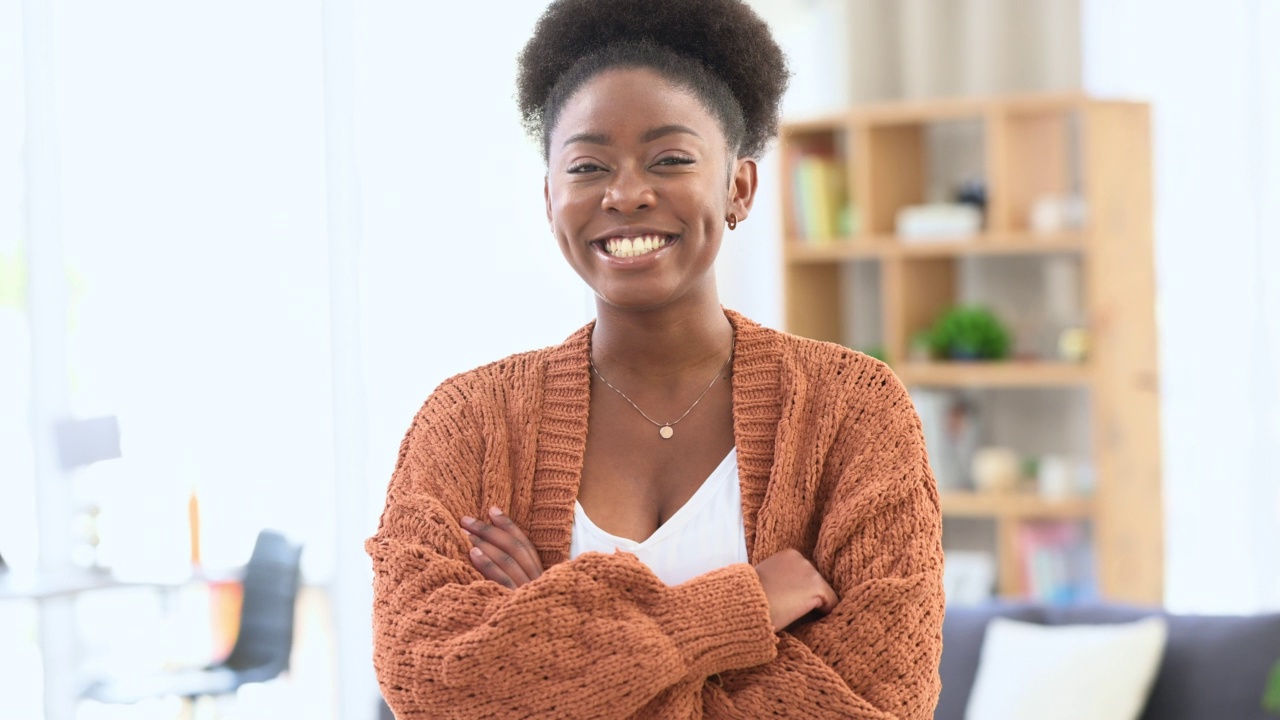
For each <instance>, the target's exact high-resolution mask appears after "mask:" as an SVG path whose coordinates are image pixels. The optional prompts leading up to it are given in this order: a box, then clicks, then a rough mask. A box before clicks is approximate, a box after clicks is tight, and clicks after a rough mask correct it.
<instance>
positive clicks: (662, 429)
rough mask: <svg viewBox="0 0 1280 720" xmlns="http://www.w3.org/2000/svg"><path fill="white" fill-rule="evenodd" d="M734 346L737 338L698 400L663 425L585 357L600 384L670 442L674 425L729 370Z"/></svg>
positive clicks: (673, 433)
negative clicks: (651, 424)
mask: <svg viewBox="0 0 1280 720" xmlns="http://www.w3.org/2000/svg"><path fill="white" fill-rule="evenodd" d="M736 344H737V338H734V339H733V340H731V341H730V342H729V358H728V359H727V360H725V361H724V365H723V366H722V367H721V368H720V372H718V373H716V376H715V377H713V378H711V383H710V384H709V385H707V389H706V390H703V391H702V394H701V395H699V396H698V399H697V400H694V401H693V404H692V405H690V406H689V409H688V410H685V411H684V415H681V416H680V417H678V418H676V419H675V420H672V421H671V422H669V423H665V424H664V423H660V422H658V421H657V420H654V419H653V418H651V417H649V416H648V415H646V414H645V412H644V411H643V410H641V409H640V406H639V405H637V404H636V403H635V401H634V400H632V399H631V398H629V397H627V394H626V393H624V392H622V391H621V390H619V389H618V388H616V387H614V386H613V383H611V382H609V381H608V380H605V379H604V375H601V374H600V370H599V368H597V367H596V364H595V361H593V360H592V359H591V356H590V355H588V356H587V362H588V363H589V364H590V365H591V369H592V370H593V371H594V372H595V374H596V375H597V376H598V377H599V378H600V381H601V382H603V383H604V384H605V385H608V386H609V389H610V390H612V391H614V392H616V393H618V394H619V395H621V396H622V399H623V400H626V401H627V402H629V403H631V407H633V408H635V409H636V412H638V413H640V415H641V416H642V417H644V419H645V420H648V421H649V422H651V423H653V424H654V425H656V426H657V427H658V434H659V435H661V436H662V439H663V440H670V439H671V436H673V435H675V434H676V430H675V427H674V425H675V424H676V423H678V422H680V421H681V420H683V419H685V417H686V416H688V415H689V413H691V412H693V409H694V408H696V407H698V403H700V402H702V398H704V397H706V396H707V393H709V392H711V387H712V386H713V385H715V384H716V381H717V380H719V379H720V376H721V375H723V374H724V371H725V370H728V369H729V363H731V362H733V348H734V345H736Z"/></svg>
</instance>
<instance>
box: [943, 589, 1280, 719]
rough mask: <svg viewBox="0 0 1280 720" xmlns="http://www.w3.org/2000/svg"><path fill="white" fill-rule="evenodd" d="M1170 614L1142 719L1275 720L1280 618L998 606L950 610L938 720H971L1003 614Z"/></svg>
mask: <svg viewBox="0 0 1280 720" xmlns="http://www.w3.org/2000/svg"><path fill="white" fill-rule="evenodd" d="M1151 615H1163V616H1164V617H1165V618H1166V619H1167V620H1168V623H1169V641H1168V645H1167V646H1166V648H1165V654H1164V659H1163V660H1162V662H1161V664H1160V670H1159V672H1158V674H1157V675H1156V682H1155V686H1154V687H1153V688H1152V690H1151V697H1150V699H1149V700H1148V702H1147V708H1146V710H1145V712H1144V713H1143V715H1142V720H1255V719H1257V720H1274V719H1273V718H1272V717H1271V716H1269V715H1266V714H1264V713H1263V712H1262V709H1261V702H1262V693H1263V688H1264V686H1265V685H1266V680H1267V675H1268V673H1269V672H1270V670H1271V667H1272V666H1273V665H1274V664H1275V662H1276V660H1277V659H1280V614H1278V615H1258V616H1251V617H1232V616H1221V617H1216V616H1191V615H1169V614H1167V613H1163V612H1161V611H1159V610H1152V609H1145V608H1139V607H1130V606H1125V605H1107V604H1102V605H1089V606H1076V607H1052V606H1043V605H1033V604H995V605H990V606H983V607H981V608H948V609H947V615H946V619H945V620H944V621H943V625H942V665H941V674H942V696H941V698H940V699H939V701H938V709H937V711H936V712H935V713H934V720H963V718H964V708H965V704H966V703H968V701H969V691H970V690H971V689H972V687H973V682H974V679H975V678H976V677H977V672H978V658H979V656H980V653H981V651H982V639H983V636H984V634H985V632H986V628H987V623H988V622H990V620H991V618H993V617H996V616H1001V617H1007V618H1010V619H1013V620H1021V621H1024V622H1034V623H1040V624H1042V625H1098V624H1108V623H1119V622H1132V621H1134V620H1139V619H1141V618H1144V617H1149V616H1151Z"/></svg>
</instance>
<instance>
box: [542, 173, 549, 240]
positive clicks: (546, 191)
mask: <svg viewBox="0 0 1280 720" xmlns="http://www.w3.org/2000/svg"><path fill="white" fill-rule="evenodd" d="M542 199H543V200H545V201H546V203H547V227H551V182H550V180H549V179H548V178H547V176H546V175H543V176H542Z"/></svg>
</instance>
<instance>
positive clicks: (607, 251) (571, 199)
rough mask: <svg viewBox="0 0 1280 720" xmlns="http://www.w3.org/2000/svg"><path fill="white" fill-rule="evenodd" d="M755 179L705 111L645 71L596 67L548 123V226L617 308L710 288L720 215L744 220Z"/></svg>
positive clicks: (664, 301) (660, 302) (662, 302)
mask: <svg viewBox="0 0 1280 720" xmlns="http://www.w3.org/2000/svg"><path fill="white" fill-rule="evenodd" d="M755 188H756V166H755V162H754V161H752V160H750V159H739V158H731V157H730V156H729V150H728V147H727V142H726V140H725V137H724V133H723V131H722V130H721V128H720V123H719V122H718V121H717V120H716V119H715V117H714V116H713V115H711V113H710V112H708V111H707V109H706V108H705V107H703V105H702V103H701V102H700V101H699V100H698V99H697V98H696V97H695V96H694V95H693V94H692V93H691V92H690V91H688V90H685V89H683V88H680V87H678V86H675V85H672V84H671V83H670V82H668V81H667V80H666V79H665V78H664V77H663V76H661V75H659V74H658V73H656V72H654V71H652V70H647V69H616V70H606V71H604V72H602V73H600V74H599V75H597V76H595V77H594V78H592V79H591V80H589V81H587V82H586V83H585V84H584V85H583V86H582V88H581V89H580V90H578V92H577V94H575V95H574V96H573V97H572V98H570V99H569V101H568V102H567V103H566V104H565V106H564V108H563V110H562V111H561V113H560V118H559V121H558V123H557V124H556V126H555V128H554V129H553V130H552V132H551V137H550V147H549V148H548V163H547V179H546V187H545V194H546V201H547V220H548V221H549V222H550V223H551V231H552V233H553V234H554V235H555V237H556V240H557V242H559V244H560V250H561V251H562V252H563V253H564V256H565V258H566V259H568V261H569V264H570V265H572V266H573V269H574V270H576V271H577V273H578V274H579V275H580V276H582V279H583V280H585V281H586V282H587V284H588V285H589V286H590V287H591V289H592V290H594V291H595V293H596V295H597V296H598V297H599V298H600V299H601V300H603V301H604V302H606V303H609V304H610V305H614V306H616V307H620V308H622V307H624V308H631V309H652V308H658V307H662V306H666V305H669V304H671V303H673V302H676V301H678V300H680V299H682V298H686V297H688V296H690V295H691V294H695V295H696V294H697V293H706V292H710V293H712V295H713V297H714V291H715V280H714V273H713V265H714V262H715V258H716V253H717V252H718V251H719V249H720V239H721V236H722V234H723V232H724V227H725V220H726V218H728V216H729V215H730V214H731V213H732V214H735V215H737V218H738V221H742V220H744V219H746V217H747V213H748V212H749V211H750V209H751V202H752V199H753V197H754V194H755Z"/></svg>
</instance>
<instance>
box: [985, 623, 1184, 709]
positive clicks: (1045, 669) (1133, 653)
mask: <svg viewBox="0 0 1280 720" xmlns="http://www.w3.org/2000/svg"><path fill="white" fill-rule="evenodd" d="M1168 633H1169V631H1168V627H1167V626H1166V624H1165V621H1164V618H1160V617H1151V618H1146V619H1144V620H1139V621H1138V622H1134V623H1122V624H1118V625H1059V626H1045V625H1036V624H1033V623H1024V622H1018V621H1016V620H1009V619H1006V618H995V619H993V620H992V621H991V623H990V624H989V625H988V626H987V634H986V639H985V640H984V641H983V644H982V656H981V659H979V661H978V676H977V678H976V679H975V680H974V683H973V692H972V693H970V695H969V704H968V706H967V708H966V710H965V718H966V719H967V720H1058V719H1059V718H1061V719H1062V720H1080V719H1081V718H1088V719H1089V720H1136V719H1137V718H1138V716H1139V715H1140V714H1141V713H1142V708H1143V706H1145V705H1146V701H1147V695H1148V694H1149V693H1150V692H1151V685H1152V684H1153V683H1154V682H1155V678H1156V671H1157V670H1158V669H1159V667H1160V659H1161V657H1162V656H1163V655H1164V646H1165V641H1166V639H1167V638H1168Z"/></svg>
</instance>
